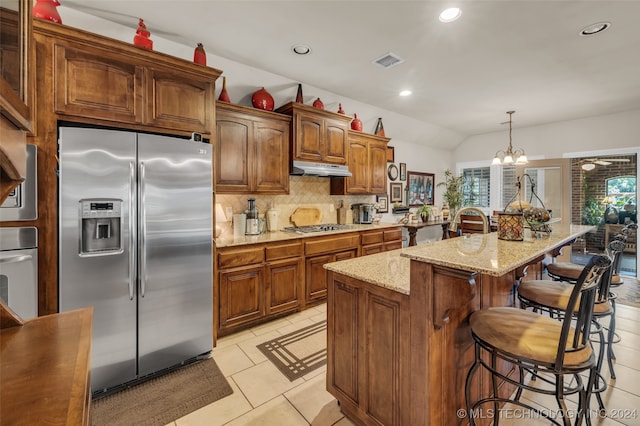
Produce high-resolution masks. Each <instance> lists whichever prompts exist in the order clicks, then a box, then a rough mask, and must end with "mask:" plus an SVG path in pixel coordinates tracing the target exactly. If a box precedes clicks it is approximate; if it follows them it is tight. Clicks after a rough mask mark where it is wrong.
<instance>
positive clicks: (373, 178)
mask: <svg viewBox="0 0 640 426" xmlns="http://www.w3.org/2000/svg"><path fill="white" fill-rule="evenodd" d="M369 177H370V181H369V193H371V194H385V193H386V192H387V144H386V143H381V142H371V143H370V144H369Z"/></svg>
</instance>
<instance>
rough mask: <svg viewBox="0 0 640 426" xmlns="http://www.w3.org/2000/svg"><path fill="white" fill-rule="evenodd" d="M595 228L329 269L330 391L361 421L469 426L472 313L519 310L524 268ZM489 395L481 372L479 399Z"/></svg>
mask: <svg viewBox="0 0 640 426" xmlns="http://www.w3.org/2000/svg"><path fill="white" fill-rule="evenodd" d="M592 229H593V227H591V226H582V225H561V224H555V225H553V232H552V233H551V234H550V235H549V236H546V237H544V238H538V239H536V238H530V237H527V238H525V240H524V241H521V242H517V241H502V240H499V239H498V238H497V233H490V234H472V235H470V236H468V237H458V238H453V239H448V240H441V241H436V242H434V243H430V244H425V245H420V246H415V247H409V248H405V249H401V250H394V251H389V252H385V253H380V254H375V255H371V256H366V257H361V258H357V259H350V260H344V261H340V262H335V263H330V264H327V265H325V268H326V269H327V270H328V272H327V274H328V283H329V286H328V299H327V322H328V324H327V326H328V328H327V337H328V338H327V340H328V343H327V352H328V354H327V358H328V366H327V389H328V391H329V392H330V393H331V394H333V395H334V396H335V397H336V398H337V399H338V400H339V401H340V403H341V409H342V411H343V412H344V413H345V415H347V416H348V417H349V418H350V419H351V420H352V421H353V422H355V423H356V424H383V425H409V424H410V425H425V426H426V425H431V426H433V425H443V426H444V425H446V426H449V425H454V424H466V423H467V422H468V421H467V418H466V411H465V410H466V406H465V401H464V389H465V379H466V375H467V371H468V370H469V368H470V366H471V364H472V363H473V360H474V345H473V339H472V337H471V334H470V331H469V326H468V318H469V315H470V314H471V313H472V312H473V311H476V310H479V309H482V308H487V307H491V306H512V305H513V300H514V298H513V293H512V292H513V288H514V282H515V278H516V272H517V271H518V270H522V268H523V267H524V266H525V265H527V264H530V263H533V262H536V261H539V259H540V257H541V255H544V254H545V253H549V252H552V251H553V250H554V249H556V248H557V247H561V246H563V245H566V244H567V243H568V242H570V241H572V240H574V239H575V238H576V237H578V236H580V235H582V234H584V233H586V232H589V231H590V230H592ZM498 368H499V369H500V370H501V371H503V372H505V373H507V374H510V375H516V374H517V373H516V371H515V370H513V368H512V366H511V365H510V364H507V363H503V364H499V365H498ZM516 377H517V376H516ZM511 391H512V390H511V387H510V386H501V387H500V390H499V392H500V393H501V394H502V393H504V394H505V395H508V394H510V393H511ZM489 393H490V383H489V380H488V376H486V375H482V374H478V375H476V378H475V379H474V383H473V391H472V394H473V396H472V398H474V399H475V398H478V397H479V395H480V394H482V395H488V394H489ZM460 410H462V411H460ZM483 420H486V422H487V424H488V423H490V421H491V419H483ZM481 423H482V422H481Z"/></svg>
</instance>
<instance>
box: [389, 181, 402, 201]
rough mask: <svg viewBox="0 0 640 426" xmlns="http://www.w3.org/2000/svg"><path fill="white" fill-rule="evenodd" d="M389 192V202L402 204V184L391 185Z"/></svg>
mask: <svg viewBox="0 0 640 426" xmlns="http://www.w3.org/2000/svg"><path fill="white" fill-rule="evenodd" d="M390 192H391V195H390V196H389V202H391V203H402V184H401V183H392V184H391V191H390Z"/></svg>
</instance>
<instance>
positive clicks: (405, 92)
mask: <svg viewBox="0 0 640 426" xmlns="http://www.w3.org/2000/svg"><path fill="white" fill-rule="evenodd" d="M411 93H412V92H411V90H403V91H402V92H400V93H399V95H400V96H409V95H411Z"/></svg>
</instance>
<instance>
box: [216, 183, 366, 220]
mask: <svg viewBox="0 0 640 426" xmlns="http://www.w3.org/2000/svg"><path fill="white" fill-rule="evenodd" d="M330 182H331V180H330V179H329V178H323V177H311V176H289V186H290V188H289V194H287V195H253V194H239V195H235V194H216V200H215V201H216V203H218V204H221V205H222V209H223V211H224V212H225V213H227V212H228V209H229V208H231V210H232V212H233V214H237V213H243V212H244V211H245V210H246V209H247V208H248V207H249V202H248V201H247V200H248V199H249V198H255V199H256V207H257V208H258V210H259V212H260V215H261V216H262V215H264V214H265V213H266V211H267V210H268V209H269V208H270V207H271V206H273V207H274V208H275V209H276V210H277V211H278V228H280V229H282V228H283V227H285V226H292V223H291V221H290V217H291V215H292V214H293V212H294V211H295V210H296V209H297V208H298V207H317V208H318V209H320V211H321V212H322V219H321V223H336V222H337V218H338V217H337V210H336V209H337V208H338V207H339V206H340V202H341V201H342V202H343V203H344V206H345V207H347V208H348V207H350V206H351V204H355V203H375V201H376V197H375V195H357V196H356V195H329V185H330ZM231 220H232V218H231V217H227V221H228V222H229V224H228V225H227V226H230V222H231Z"/></svg>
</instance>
